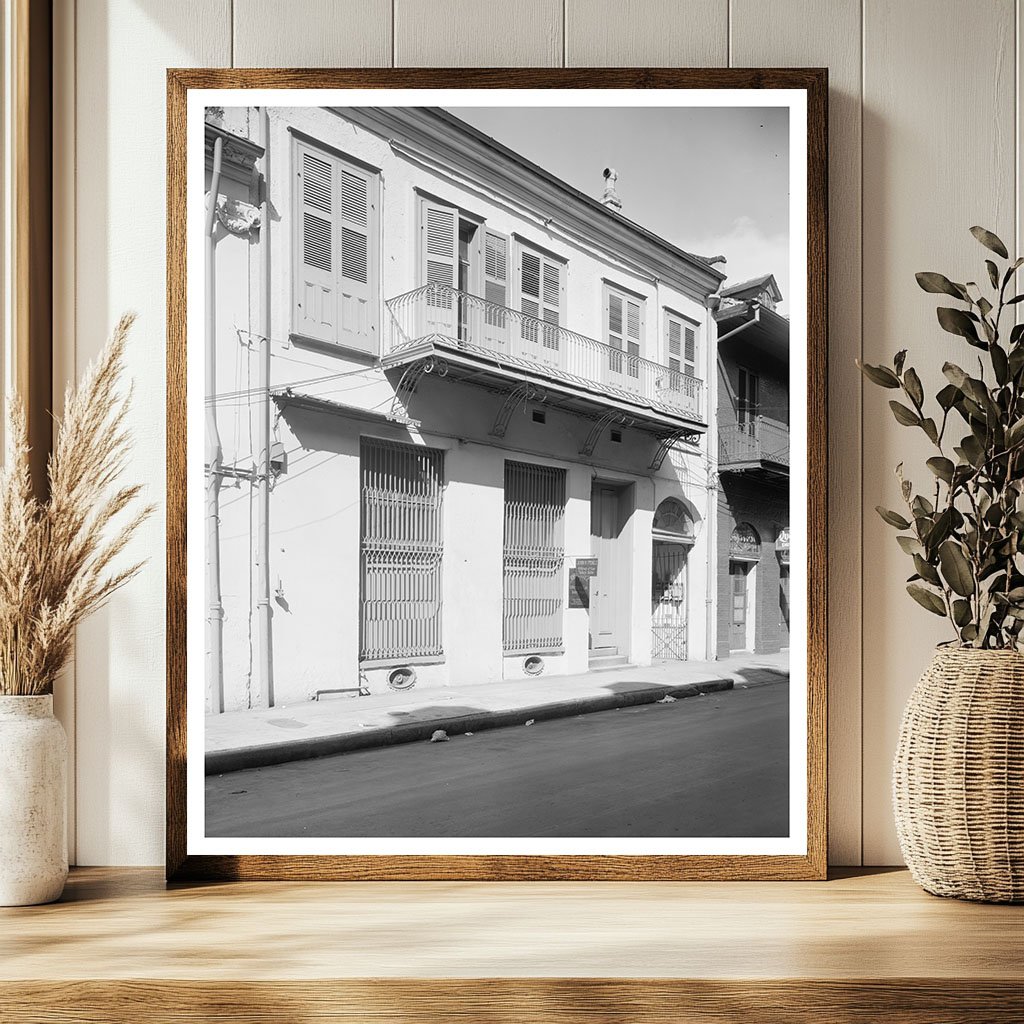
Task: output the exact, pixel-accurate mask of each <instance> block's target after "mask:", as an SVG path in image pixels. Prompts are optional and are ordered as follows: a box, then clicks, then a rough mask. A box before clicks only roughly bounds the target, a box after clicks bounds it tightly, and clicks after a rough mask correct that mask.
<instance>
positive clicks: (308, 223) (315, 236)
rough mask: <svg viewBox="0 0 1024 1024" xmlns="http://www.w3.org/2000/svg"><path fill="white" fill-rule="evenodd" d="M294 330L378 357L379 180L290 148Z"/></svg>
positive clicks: (309, 150) (303, 147)
mask: <svg viewBox="0 0 1024 1024" xmlns="http://www.w3.org/2000/svg"><path fill="white" fill-rule="evenodd" d="M294 155H295V190H294V194H295V218H294V240H293V247H292V248H293V252H294V253H295V271H294V278H293V280H294V284H293V304H294V308H293V317H292V324H293V331H294V333H295V334H297V335H300V336H302V337H305V338H310V339H312V340H314V341H323V342H327V343H329V344H332V345H342V346H344V347H346V348H353V349H359V350H362V351H364V352H372V353H376V351H377V347H378V340H377V338H378V324H377V321H378V310H379V306H380V297H379V294H378V285H377V238H378V234H379V208H378V206H379V204H378V198H377V197H378V176H377V174H376V172H374V171H370V170H366V169H365V168H363V167H361V166H359V165H357V164H355V163H352V162H350V161H347V160H344V159H342V158H341V157H340V156H338V155H336V154H335V153H333V152H329V151H327V150H325V149H321V148H319V147H317V146H315V145H313V144H311V143H306V142H299V141H296V143H295V150H294Z"/></svg>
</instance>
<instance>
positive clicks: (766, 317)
mask: <svg viewBox="0 0 1024 1024" xmlns="http://www.w3.org/2000/svg"><path fill="white" fill-rule="evenodd" d="M826 104H827V75H826V72H825V71H823V70H725V69H715V70H643V71H635V70H602V71H595V70H518V71H517V70H501V71H497V70H476V71H474V70H459V71H428V70H407V71H402V70H360V71H350V70H344V71H322V70H308V71H299V70H220V69H216V70H212V69H199V70H172V71H170V72H169V73H168V250H167V251H168V352H167V371H168V406H167V425H168V429H167V437H168V462H167V468H168V505H167V510H168V512H167V532H168V555H167V581H168V582H167V587H168V590H167V608H168V647H167V661H168V666H167V667H168V693H167V743H168V755H167V756H168V779H167V781H168V787H167V872H168V877H169V878H172V879H183V878H206V879H225V878H231V879H288V878H300V877H301V878H324V879H497V880H511V879H555V878H560V879H637V880H639V879H646V880H652V879H714V878H723V879H725V878H729V879H768V878H779V879H797V878H822V877H824V875H825V869H826V835H825V765H826V756H825V720H826V719H825V699H826V695H825V691H826V607H825V604H826V592H827V586H826V583H827V581H826V571H827V569H826V536H827V521H826V514H827V512H826V480H827V473H826V230H827V228H826V223H827V222H826V119H827V115H826Z"/></svg>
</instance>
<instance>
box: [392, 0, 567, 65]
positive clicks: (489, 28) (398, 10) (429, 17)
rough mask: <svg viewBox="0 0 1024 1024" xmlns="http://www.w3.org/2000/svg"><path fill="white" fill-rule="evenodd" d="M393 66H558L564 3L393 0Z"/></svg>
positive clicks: (545, 0) (541, 0)
mask: <svg viewBox="0 0 1024 1024" xmlns="http://www.w3.org/2000/svg"><path fill="white" fill-rule="evenodd" d="M394 10H395V50H394V53H395V60H394V64H395V67H452V68H458V67H478V68H487V67H517V66H518V67H561V66H562V59H563V37H562V22H563V10H562V0H502V2H501V3H494V4H485V3H480V2H479V0H429V2H428V0H394Z"/></svg>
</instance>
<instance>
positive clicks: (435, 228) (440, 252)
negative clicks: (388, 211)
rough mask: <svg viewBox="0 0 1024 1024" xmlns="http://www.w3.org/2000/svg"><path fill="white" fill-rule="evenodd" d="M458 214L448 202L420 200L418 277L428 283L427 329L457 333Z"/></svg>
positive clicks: (447, 333)
mask: <svg viewBox="0 0 1024 1024" xmlns="http://www.w3.org/2000/svg"><path fill="white" fill-rule="evenodd" d="M458 256H459V214H458V211H457V210H455V209H454V208H453V207H451V206H442V205H441V204H440V203H433V202H431V201H430V200H428V199H421V200H420V258H421V278H420V279H421V281H422V282H423V284H424V285H429V286H431V287H430V290H429V291H428V292H427V298H426V303H425V309H426V318H427V325H426V326H427V332H428V333H432V332H434V333H438V334H443V335H444V336H445V337H448V338H454V337H456V331H455V314H456V306H457V304H456V302H455V301H454V299H455V297H454V290H455V288H456V285H457V282H458V276H457V275H458Z"/></svg>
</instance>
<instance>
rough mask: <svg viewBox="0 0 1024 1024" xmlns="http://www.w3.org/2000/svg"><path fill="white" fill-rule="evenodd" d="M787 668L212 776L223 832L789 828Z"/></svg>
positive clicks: (210, 817)
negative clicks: (661, 698) (687, 690)
mask: <svg viewBox="0 0 1024 1024" xmlns="http://www.w3.org/2000/svg"><path fill="white" fill-rule="evenodd" d="M788 700H789V685H788V683H785V682H778V683H773V684H771V685H765V686H756V687H751V688H749V689H743V688H737V689H735V690H729V691H725V692H722V693H715V694H708V695H706V696H701V697H690V698H687V699H685V700H679V701H677V702H675V703H673V704H646V705H641V706H639V707H633V708H623V709H620V710H617V711H602V712H598V713H594V714H587V715H580V716H577V717H575V718H564V719H555V720H552V721H547V722H537V723H536V724H534V725H531V726H525V725H524V726H515V727H510V728H503V729H489V730H485V731H482V732H478V733H475V734H474V735H472V736H463V735H457V736H453V737H452V739H451V741H450V742H448V743H427V742H417V743H403V744H399V745H396V746H389V747H380V748H376V749H372V750H361V751H354V752H351V753H346V754H338V755H335V756H331V757H324V758H319V759H315V760H306V761H295V762H292V763H290V764H283V765H274V766H271V767H266V768H253V769H249V770H246V771H239V772H231V773H229V774H225V775H219V776H209V777H208V778H207V780H206V818H207V823H206V832H207V835H209V836H253V837H256V836H301V837H323V836H331V837H335V836H375V837H398V836H402V837H409V836H419V837H446V836H448V837H450V836H478V837H491V836H497V837H502V836H508V837H512V836H549V837H628V836H634V837H690V836H707V837H730V836H785V835H787V834H788V820H787V815H788V802H789V780H788V750H787V747H788V736H789V726H788V720H787V719H788Z"/></svg>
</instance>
